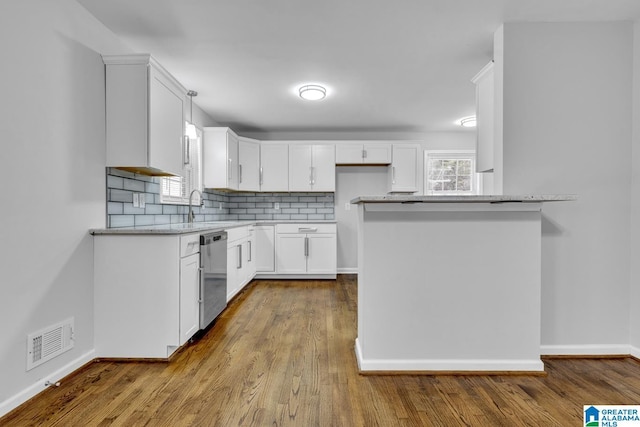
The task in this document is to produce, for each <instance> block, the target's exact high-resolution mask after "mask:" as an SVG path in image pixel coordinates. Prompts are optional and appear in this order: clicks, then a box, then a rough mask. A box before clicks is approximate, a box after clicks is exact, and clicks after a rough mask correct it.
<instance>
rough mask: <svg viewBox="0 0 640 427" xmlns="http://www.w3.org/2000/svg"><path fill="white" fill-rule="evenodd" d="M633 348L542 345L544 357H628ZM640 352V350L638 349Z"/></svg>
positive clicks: (618, 345) (608, 345)
mask: <svg viewBox="0 0 640 427" xmlns="http://www.w3.org/2000/svg"><path fill="white" fill-rule="evenodd" d="M631 349H632V347H631V346H630V345H628V344H583V345H541V346H540V354H541V355H543V356H604V355H614V356H618V355H628V354H632V353H631ZM637 350H638V351H640V349H637Z"/></svg>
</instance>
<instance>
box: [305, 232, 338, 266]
mask: <svg viewBox="0 0 640 427" xmlns="http://www.w3.org/2000/svg"><path fill="white" fill-rule="evenodd" d="M336 248H337V246H336V235H335V234H308V235H307V273H308V274H336V268H337V253H336V251H337V250H336Z"/></svg>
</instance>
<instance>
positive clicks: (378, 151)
mask: <svg viewBox="0 0 640 427" xmlns="http://www.w3.org/2000/svg"><path fill="white" fill-rule="evenodd" d="M363 150H364V156H363V159H362V163H364V164H367V165H388V164H389V163H391V144H364V147H363Z"/></svg>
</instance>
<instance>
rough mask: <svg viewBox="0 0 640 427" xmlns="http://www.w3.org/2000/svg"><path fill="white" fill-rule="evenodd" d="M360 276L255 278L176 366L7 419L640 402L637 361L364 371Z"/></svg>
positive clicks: (469, 410) (101, 377)
mask: <svg viewBox="0 0 640 427" xmlns="http://www.w3.org/2000/svg"><path fill="white" fill-rule="evenodd" d="M356 286H357V285H356V282H355V276H340V277H339V279H338V280H337V281H255V282H254V283H252V284H251V285H249V286H248V287H247V288H246V289H245V291H243V292H242V293H241V294H240V295H239V296H238V297H237V298H236V299H235V300H234V301H232V303H231V305H230V306H229V308H228V309H227V310H226V311H225V312H224V313H223V315H222V316H221V317H220V318H219V319H218V321H217V322H216V324H215V325H214V326H213V327H212V328H211V329H210V330H209V331H208V332H207V333H206V335H204V336H203V337H202V338H201V339H199V340H198V341H196V342H194V343H192V344H190V345H188V346H187V347H186V348H184V349H183V350H182V351H181V352H180V353H179V354H178V355H177V356H176V357H175V358H174V359H173V360H172V361H171V362H170V363H141V362H136V363H114V362H107V361H104V362H96V363H93V364H90V365H88V366H87V367H86V368H84V369H83V370H81V371H79V372H77V373H75V374H74V375H73V376H71V377H69V378H66V379H65V380H64V381H63V382H62V385H61V386H60V387H59V388H52V389H49V390H46V391H45V392H44V393H42V394H41V395H39V396H37V397H36V398H34V399H33V400H31V401H29V402H27V403H25V404H24V405H22V406H21V407H20V408H17V409H16V410H15V411H13V412H11V413H10V414H7V415H6V416H5V417H4V418H1V419H0V425H2V426H31V425H33V426H108V425H112V426H144V425H146V426H225V427H227V426H304V427H307V426H385V427H386V426H446V427H449V426H578V425H582V405H584V404H638V403H640V363H638V362H637V361H635V360H633V359H629V358H627V359H547V360H545V365H546V370H547V372H548V375H547V376H544V377H540V376H497V375H496V376H484V375H475V376H409V375H396V376H362V375H359V374H358V371H357V365H356V360H355V356H354V351H353V346H354V339H355V337H356V295H357V292H356Z"/></svg>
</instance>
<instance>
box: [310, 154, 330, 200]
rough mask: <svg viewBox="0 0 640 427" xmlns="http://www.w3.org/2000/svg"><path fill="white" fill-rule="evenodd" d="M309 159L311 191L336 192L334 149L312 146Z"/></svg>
mask: <svg viewBox="0 0 640 427" xmlns="http://www.w3.org/2000/svg"><path fill="white" fill-rule="evenodd" d="M311 157H312V160H311V168H312V174H311V175H312V179H311V191H327V192H330V191H336V154H335V147H334V146H333V145H314V146H312V156H311Z"/></svg>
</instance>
